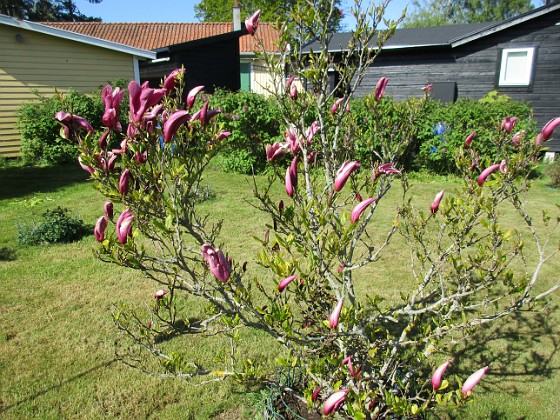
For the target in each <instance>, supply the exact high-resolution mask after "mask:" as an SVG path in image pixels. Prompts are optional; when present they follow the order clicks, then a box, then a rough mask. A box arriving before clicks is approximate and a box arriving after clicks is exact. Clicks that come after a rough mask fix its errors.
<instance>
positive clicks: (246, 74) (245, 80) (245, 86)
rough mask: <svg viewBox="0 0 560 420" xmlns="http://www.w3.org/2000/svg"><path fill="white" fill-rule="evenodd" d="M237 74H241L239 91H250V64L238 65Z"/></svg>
mask: <svg viewBox="0 0 560 420" xmlns="http://www.w3.org/2000/svg"><path fill="white" fill-rule="evenodd" d="M239 73H240V74H241V90H246V91H250V90H251V63H241V64H239Z"/></svg>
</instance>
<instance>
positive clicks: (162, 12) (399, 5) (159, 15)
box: [75, 0, 543, 29]
mask: <svg viewBox="0 0 560 420" xmlns="http://www.w3.org/2000/svg"><path fill="white" fill-rule="evenodd" d="M75 1H76V5H77V6H78V9H79V10H80V11H81V12H82V13H83V14H85V15H86V16H98V17H101V19H103V21H104V22H196V21H197V20H196V18H195V16H194V6H195V4H197V3H198V0H103V1H102V2H101V3H99V4H91V3H88V2H87V0H75ZM224 1H226V0H224ZM228 1H231V0H228ZM409 2H410V3H411V4H412V0H392V1H391V3H390V4H389V7H388V8H387V13H386V17H387V18H389V19H397V18H398V17H399V16H400V15H401V13H402V11H403V9H404V8H405V7H406V6H407V5H408V4H409ZM231 3H232V4H233V1H231ZM353 3H354V2H353V0H342V10H343V12H344V14H345V16H350V13H349V11H350V5H352V4H353ZM532 3H533V4H534V5H535V6H537V7H538V6H541V5H542V4H543V1H542V0H532ZM410 9H412V6H411V7H410ZM343 23H345V24H346V29H351V27H352V26H353V25H352V23H351V20H349V19H347V20H346V21H344V22H343Z"/></svg>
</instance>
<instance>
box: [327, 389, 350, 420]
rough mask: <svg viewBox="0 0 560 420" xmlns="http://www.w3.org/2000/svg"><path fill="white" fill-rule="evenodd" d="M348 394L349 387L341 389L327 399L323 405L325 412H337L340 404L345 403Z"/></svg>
mask: <svg viewBox="0 0 560 420" xmlns="http://www.w3.org/2000/svg"><path fill="white" fill-rule="evenodd" d="M347 394H348V389H341V390H340V391H337V392H335V393H334V394H332V395H331V396H330V397H329V398H327V400H326V401H325V405H324V406H323V413H325V415H327V416H328V415H329V414H332V413H334V412H336V411H337V410H338V409H339V408H340V406H341V405H342V404H344V401H345V400H346V395H347Z"/></svg>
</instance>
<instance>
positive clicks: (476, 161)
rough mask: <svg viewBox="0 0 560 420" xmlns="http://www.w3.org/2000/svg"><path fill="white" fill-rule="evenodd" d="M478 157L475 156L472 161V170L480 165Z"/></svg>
mask: <svg viewBox="0 0 560 420" xmlns="http://www.w3.org/2000/svg"><path fill="white" fill-rule="evenodd" d="M478 161H479V159H478V158H475V159H474V160H473V161H472V163H471V171H474V168H476V166H477V165H478Z"/></svg>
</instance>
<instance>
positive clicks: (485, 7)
mask: <svg viewBox="0 0 560 420" xmlns="http://www.w3.org/2000/svg"><path fill="white" fill-rule="evenodd" d="M412 4H413V7H414V9H413V11H412V13H408V14H407V16H406V18H405V20H404V22H403V27H405V28H418V27H424V26H440V25H454V24H460V23H475V22H498V21H502V20H506V19H509V18H513V17H516V16H518V15H520V14H522V13H525V12H528V11H529V10H532V9H533V8H534V6H533V5H532V4H531V1H530V0H508V1H504V0H422V1H420V0H414V1H413V3H412Z"/></svg>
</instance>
